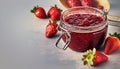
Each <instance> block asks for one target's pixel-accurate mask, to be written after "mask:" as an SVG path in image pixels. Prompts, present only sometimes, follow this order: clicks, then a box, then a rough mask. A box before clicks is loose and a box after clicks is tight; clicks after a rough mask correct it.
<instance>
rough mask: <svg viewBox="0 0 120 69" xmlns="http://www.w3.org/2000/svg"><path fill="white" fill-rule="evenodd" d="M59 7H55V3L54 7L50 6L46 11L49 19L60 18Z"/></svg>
mask: <svg viewBox="0 0 120 69" xmlns="http://www.w3.org/2000/svg"><path fill="white" fill-rule="evenodd" d="M61 11H62V10H61V9H59V8H58V7H57V5H55V6H54V7H51V8H50V9H49V11H48V14H47V15H48V17H51V20H53V21H56V20H60V16H61Z"/></svg>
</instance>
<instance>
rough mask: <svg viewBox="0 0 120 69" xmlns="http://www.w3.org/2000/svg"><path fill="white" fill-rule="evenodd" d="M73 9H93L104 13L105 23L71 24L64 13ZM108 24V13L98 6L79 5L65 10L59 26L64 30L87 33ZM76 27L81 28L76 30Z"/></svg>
mask: <svg viewBox="0 0 120 69" xmlns="http://www.w3.org/2000/svg"><path fill="white" fill-rule="evenodd" d="M73 9H92V10H96V11H97V12H99V13H101V14H103V19H104V21H102V22H103V23H99V24H96V25H93V26H76V25H71V24H69V23H67V22H65V21H64V17H63V15H64V14H65V13H66V12H68V11H70V10H73ZM86 14H87V13H86ZM88 14H89V13H88ZM95 15H96V14H95ZM107 25H108V24H107V15H106V14H105V12H104V11H102V10H100V9H97V8H94V7H87V6H79V7H73V8H69V9H67V10H66V11H64V12H63V14H62V15H61V18H60V26H59V27H60V28H62V29H64V30H69V31H72V32H84V33H85V32H95V31H99V30H101V29H103V28H104V27H106V26H107ZM76 29H79V30H76Z"/></svg>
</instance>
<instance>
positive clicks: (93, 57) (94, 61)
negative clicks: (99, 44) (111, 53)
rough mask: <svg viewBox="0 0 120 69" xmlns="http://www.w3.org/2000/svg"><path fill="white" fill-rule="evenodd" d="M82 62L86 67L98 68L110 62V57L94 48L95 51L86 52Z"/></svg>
mask: <svg viewBox="0 0 120 69" xmlns="http://www.w3.org/2000/svg"><path fill="white" fill-rule="evenodd" d="M82 61H83V64H84V65H88V66H96V65H99V64H101V63H104V62H106V61H108V57H107V56H106V55H104V54H102V53H101V52H99V51H96V49H95V48H94V49H93V51H92V50H87V52H85V54H84V55H83V58H82Z"/></svg>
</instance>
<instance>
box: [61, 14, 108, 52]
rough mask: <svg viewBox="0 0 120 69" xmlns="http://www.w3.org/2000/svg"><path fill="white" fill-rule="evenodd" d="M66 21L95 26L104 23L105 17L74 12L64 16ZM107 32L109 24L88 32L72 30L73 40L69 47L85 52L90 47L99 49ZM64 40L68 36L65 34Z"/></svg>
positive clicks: (72, 23) (76, 24)
mask: <svg viewBox="0 0 120 69" xmlns="http://www.w3.org/2000/svg"><path fill="white" fill-rule="evenodd" d="M64 21H65V22H66V23H68V24H71V25H75V26H83V27H84V26H94V25H97V24H99V23H104V22H103V21H104V19H103V18H102V17H100V16H97V15H93V14H72V15H69V16H67V17H65V18H64ZM106 33H107V26H106V27H104V28H103V29H101V30H98V31H94V32H88V33H79V32H71V42H70V44H69V48H71V49H72V50H74V51H78V52H83V51H86V50H88V49H93V48H96V49H99V48H100V47H101V46H102V43H103V42H104V39H105V37H106ZM62 38H63V41H65V40H66V38H65V37H64V36H63V37H62Z"/></svg>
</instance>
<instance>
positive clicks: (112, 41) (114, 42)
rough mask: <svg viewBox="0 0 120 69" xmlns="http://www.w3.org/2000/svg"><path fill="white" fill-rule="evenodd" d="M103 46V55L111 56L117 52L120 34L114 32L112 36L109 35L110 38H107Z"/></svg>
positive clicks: (119, 44)
mask: <svg viewBox="0 0 120 69" xmlns="http://www.w3.org/2000/svg"><path fill="white" fill-rule="evenodd" d="M104 46H105V49H104V53H105V54H111V53H113V52H115V51H117V50H118V49H119V47H120V34H118V33H116V32H115V33H114V34H113V35H112V34H110V36H109V37H107V39H106V41H105V44H104Z"/></svg>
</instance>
